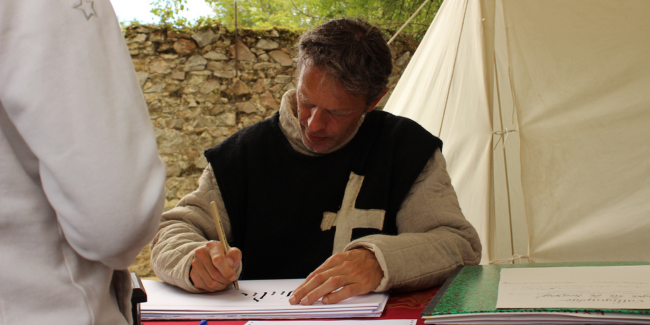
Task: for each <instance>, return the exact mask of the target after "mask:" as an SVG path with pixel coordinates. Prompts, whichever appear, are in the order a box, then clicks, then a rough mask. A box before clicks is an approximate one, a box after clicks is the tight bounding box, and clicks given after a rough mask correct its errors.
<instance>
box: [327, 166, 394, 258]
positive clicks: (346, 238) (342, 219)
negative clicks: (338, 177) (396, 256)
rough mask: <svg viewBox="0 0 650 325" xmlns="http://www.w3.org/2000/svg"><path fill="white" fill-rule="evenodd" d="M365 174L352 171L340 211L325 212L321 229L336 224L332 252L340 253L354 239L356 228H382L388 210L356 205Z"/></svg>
mask: <svg viewBox="0 0 650 325" xmlns="http://www.w3.org/2000/svg"><path fill="white" fill-rule="evenodd" d="M363 178H364V176H359V175H357V174H355V173H354V172H350V180H349V181H348V185H347V186H346V187H345V194H344V195H343V204H341V209H340V210H339V212H337V213H334V212H324V213H323V221H322V222H321V225H320V229H321V230H322V231H326V230H330V229H331V228H332V227H333V226H336V233H335V234H334V249H333V250H332V254H336V253H340V252H342V251H343V249H345V246H346V245H347V244H349V243H350V241H351V240H352V230H353V229H355V228H374V229H379V230H382V228H383V227H384V216H385V215H386V211H384V210H378V209H370V210H362V209H357V208H355V207H354V204H355V202H356V201H357V196H359V191H361V185H363Z"/></svg>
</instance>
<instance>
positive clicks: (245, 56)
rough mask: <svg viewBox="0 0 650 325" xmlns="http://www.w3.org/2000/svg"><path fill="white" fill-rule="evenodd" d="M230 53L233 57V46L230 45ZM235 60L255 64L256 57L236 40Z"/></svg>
mask: <svg viewBox="0 0 650 325" xmlns="http://www.w3.org/2000/svg"><path fill="white" fill-rule="evenodd" d="M230 53H231V55H232V57H233V58H234V57H235V44H233V45H230ZM237 59H238V60H239V61H253V62H257V57H256V56H255V54H253V52H251V50H250V49H249V48H248V46H246V44H244V43H243V42H242V41H241V40H237Z"/></svg>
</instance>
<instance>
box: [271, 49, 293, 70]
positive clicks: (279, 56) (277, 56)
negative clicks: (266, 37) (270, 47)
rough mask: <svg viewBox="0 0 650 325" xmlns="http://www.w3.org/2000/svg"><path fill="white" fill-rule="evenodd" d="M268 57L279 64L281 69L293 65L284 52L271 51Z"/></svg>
mask: <svg viewBox="0 0 650 325" xmlns="http://www.w3.org/2000/svg"><path fill="white" fill-rule="evenodd" d="M269 56H270V57H271V58H272V59H273V60H275V62H277V63H280V64H281V65H282V66H283V67H290V66H292V65H293V60H292V59H291V57H290V56H289V54H287V53H286V52H284V51H271V52H269Z"/></svg>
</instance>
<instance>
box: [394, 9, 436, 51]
mask: <svg viewBox="0 0 650 325" xmlns="http://www.w3.org/2000/svg"><path fill="white" fill-rule="evenodd" d="M427 2H429V0H426V1H424V3H422V5H421V6H420V8H418V10H416V11H415V13H413V14H412V15H411V18H409V20H407V21H406V22H405V23H404V25H402V27H400V29H399V30H398V31H397V33H395V35H393V37H391V38H390V40H388V43H387V44H388V45H390V43H392V42H393V40H394V39H395V37H397V35H399V33H401V32H402V29H404V27H406V25H408V24H409V23H410V22H411V20H413V18H415V16H416V15H417V14H418V13H420V10H422V8H423V7H424V5H425V4H427Z"/></svg>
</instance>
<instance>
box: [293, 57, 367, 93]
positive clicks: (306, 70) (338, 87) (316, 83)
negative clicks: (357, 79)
mask: <svg viewBox="0 0 650 325" xmlns="http://www.w3.org/2000/svg"><path fill="white" fill-rule="evenodd" d="M307 84H309V86H307ZM296 88H297V89H296V92H297V94H298V99H299V100H301V101H303V102H309V97H308V93H311V94H312V95H314V94H313V92H318V93H320V94H327V95H330V94H331V95H333V96H334V97H336V98H341V97H346V96H350V97H363V95H361V94H353V93H350V92H349V91H348V90H347V89H345V87H344V86H343V84H342V83H341V82H340V81H339V80H337V79H336V78H335V77H334V76H332V75H331V74H329V73H328V72H327V71H325V70H324V69H322V68H320V67H317V66H309V65H306V66H303V67H302V69H301V70H300V73H299V74H298V87H296Z"/></svg>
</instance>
